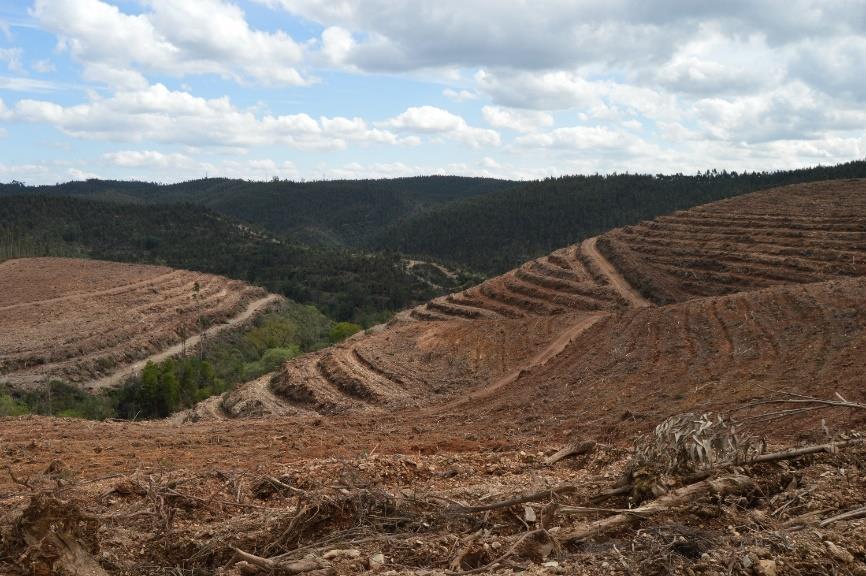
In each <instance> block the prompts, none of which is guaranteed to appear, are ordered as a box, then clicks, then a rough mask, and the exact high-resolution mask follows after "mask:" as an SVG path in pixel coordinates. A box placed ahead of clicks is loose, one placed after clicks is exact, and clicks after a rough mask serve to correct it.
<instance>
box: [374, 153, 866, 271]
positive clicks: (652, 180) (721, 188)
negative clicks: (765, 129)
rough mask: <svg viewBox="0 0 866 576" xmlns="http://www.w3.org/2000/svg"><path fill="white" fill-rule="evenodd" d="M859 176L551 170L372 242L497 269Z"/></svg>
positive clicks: (847, 169)
mask: <svg viewBox="0 0 866 576" xmlns="http://www.w3.org/2000/svg"><path fill="white" fill-rule="evenodd" d="M864 177H866V161H859V162H851V163H848V164H841V165H838V166H832V167H819V168H809V169H803V170H792V171H784V172H764V173H744V174H737V173H729V172H707V173H705V174H699V175H696V176H684V175H682V174H676V175H672V176H662V175H659V176H645V175H629V174H620V175H612V176H600V175H596V176H568V177H563V178H551V179H547V180H544V181H541V182H531V183H527V184H525V185H523V186H520V187H516V188H512V189H508V190H504V191H500V192H494V193H491V194H487V195H484V196H477V197H474V198H469V199H465V200H462V201H458V202H453V203H451V204H448V205H444V206H440V207H438V208H435V209H433V210H430V211H428V212H426V213H423V214H419V215H417V216H415V217H412V218H410V219H408V220H406V221H404V222H401V223H399V224H397V225H395V226H393V227H391V228H388V229H386V230H384V231H383V232H382V233H381V235H380V237H379V238H378V239H376V240H375V241H374V242H373V243H372V246H373V247H375V248H378V249H388V250H399V251H401V252H403V253H406V254H420V255H428V256H432V257H434V258H439V259H442V260H448V261H452V262H456V263H459V264H461V265H464V266H469V267H470V268H473V269H475V270H479V271H483V272H485V273H488V274H492V273H500V272H504V271H506V270H509V269H511V268H513V267H515V266H517V265H519V264H520V263H522V262H524V261H526V260H529V259H531V258H534V257H537V256H539V255H542V254H546V253H548V252H550V251H552V250H554V249H556V248H560V247H562V246H566V245H568V244H572V243H575V242H579V241H580V240H582V239H584V238H588V237H590V236H594V235H597V234H600V233H602V232H605V231H607V230H610V229H611V228H616V227H619V226H625V225H628V224H636V223H637V222H640V221H641V220H647V219H652V218H654V217H656V216H659V215H661V214H666V213H669V212H673V211H675V210H682V209H686V208H690V207H692V206H697V205H699V204H704V203H706V202H712V201H715V200H720V199H723V198H728V197H731V196H737V195H739V194H745V193H747V192H753V191H755V190H759V189H762V188H768V187H773V186H780V185H785V184H794V183H798V182H808V181H817V180H830V179H847V178H864Z"/></svg>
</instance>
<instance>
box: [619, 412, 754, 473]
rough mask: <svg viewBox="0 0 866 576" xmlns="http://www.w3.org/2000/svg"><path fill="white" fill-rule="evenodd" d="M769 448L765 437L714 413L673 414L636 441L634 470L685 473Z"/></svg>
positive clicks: (743, 459)
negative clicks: (748, 432) (742, 429)
mask: <svg viewBox="0 0 866 576" xmlns="http://www.w3.org/2000/svg"><path fill="white" fill-rule="evenodd" d="M765 449H766V443H765V442H764V441H763V440H760V439H757V438H754V437H752V436H747V435H744V434H742V433H739V432H738V431H737V427H736V424H735V423H734V422H733V421H731V420H724V419H722V417H721V416H718V415H716V417H715V418H714V417H713V415H712V414H701V415H697V414H693V413H690V412H687V413H685V414H678V415H676V416H671V417H670V418H668V419H667V420H665V421H664V422H662V423H661V424H659V425H658V426H656V428H655V430H654V432H653V434H652V435H646V436H643V437H641V438H639V439H638V440H637V442H635V450H634V458H633V459H632V464H631V469H632V470H639V469H641V470H651V471H653V472H655V473H656V474H657V475H662V474H673V475H682V474H689V473H693V472H696V471H698V470H702V469H709V468H713V467H714V466H716V465H717V463H719V462H724V461H741V462H745V461H748V460H749V459H750V458H752V457H754V456H756V455H758V454H762V453H763V452H764V450H765Z"/></svg>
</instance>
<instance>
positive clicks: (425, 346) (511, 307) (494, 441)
mask: <svg viewBox="0 0 866 576" xmlns="http://www.w3.org/2000/svg"><path fill="white" fill-rule="evenodd" d="M596 246H597V248H598V253H599V254H598V256H600V258H599V257H598V256H595V255H594V251H593V250H591V249H590V250H587V246H586V244H584V245H583V247H581V246H571V247H568V248H564V249H562V250H558V251H557V252H555V253H553V254H551V255H550V256H547V257H545V258H541V259H538V260H535V261H532V262H530V263H527V264H526V265H524V266H522V267H521V268H520V269H518V270H515V271H512V272H511V273H509V274H506V275H503V276H501V277H498V278H494V279H491V280H490V281H488V282H486V283H484V284H482V285H481V286H478V287H475V288H472V289H469V290H467V291H465V292H461V293H459V294H454V295H452V296H450V297H446V298H442V299H439V300H437V301H436V302H434V303H430V304H427V305H424V306H421V307H418V308H416V309H414V310H413V311H412V314H409V313H406V314H401V315H399V317H398V318H399V319H398V320H396V321H394V322H392V323H391V324H390V325H388V326H383V327H377V328H376V329H373V330H370V331H369V333H368V334H360V335H357V336H355V337H353V338H351V339H349V340H347V341H346V342H344V343H342V344H340V345H339V346H337V347H334V348H331V349H327V350H323V351H320V352H317V353H315V354H309V355H306V356H304V357H301V358H297V359H294V360H292V361H290V362H289V363H287V364H286V365H284V366H283V367H282V369H281V370H280V371H278V372H277V373H276V374H275V375H274V376H273V378H272V379H268V378H264V379H259V380H257V381H256V382H252V383H248V384H247V385H244V386H241V387H239V388H238V389H237V390H235V391H233V392H231V393H229V394H226V395H225V396H224V397H222V398H215V399H211V400H209V401H207V402H205V403H203V404H201V405H200V406H198V407H196V408H195V409H194V410H192V411H189V412H187V413H184V414H181V415H178V416H177V417H176V418H175V419H174V420H173V421H171V422H167V421H166V422H146V423H145V422H142V423H118V422H103V423H97V422H81V421H75V420H64V419H50V418H29V417H24V418H15V419H5V420H0V449H2V453H0V458H2V462H0V468H2V467H3V466H8V467H9V471H11V474H9V473H7V474H6V475H5V476H2V475H0V499H2V500H0V501H2V502H4V503H5V504H8V506H9V507H8V510H9V511H8V512H6V513H5V516H4V515H3V514H2V513H0V538H2V537H3V534H4V533H7V532H9V530H12V532H14V530H13V528H14V527H15V526H19V527H20V526H21V523H22V522H23V520H22V518H25V517H26V514H25V510H26V509H27V506H28V505H29V506H33V504H32V502H31V495H32V491H33V489H34V487H41V488H40V489H43V490H48V487H47V486H48V485H49V484H50V483H51V482H53V483H54V484H57V486H60V487H61V488H62V486H69V488H68V492H65V493H61V495H60V496H61V497H63V498H66V499H67V500H68V501H69V502H71V503H74V504H75V505H76V506H78V507H79V508H80V509H81V510H83V511H85V512H87V513H88V514H91V515H92V516H93V517H95V518H99V519H100V522H102V526H103V529H102V530H103V531H102V533H101V534H102V535H101V537H100V545H101V550H102V552H100V554H102V555H101V556H99V555H96V556H94V557H96V558H98V559H100V562H101V564H102V565H103V566H104V567H107V568H110V569H111V570H112V572H111V573H123V574H126V573H128V574H140V573H158V572H148V569H147V568H146V567H160V569H164V570H168V569H169V567H180V568H184V569H187V570H198V571H200V572H201V573H213V574H231V575H232V576H234V575H240V574H255V573H265V572H263V571H261V570H258V571H257V570H256V569H255V567H250V566H249V565H248V563H247V564H244V563H240V564H238V563H237V560H239V559H240V558H239V557H235V558H234V560H233V559H232V557H233V555H234V551H233V548H232V546H235V547H237V548H240V549H243V550H245V551H247V552H252V553H254V554H257V555H259V556H265V557H274V556H277V555H279V554H285V555H286V556H284V558H292V559H294V560H300V559H302V558H303V557H304V555H305V554H310V555H311V556H310V558H308V559H307V560H308V561H310V562H313V561H315V562H318V563H320V564H319V565H318V566H319V567H318V568H316V569H318V570H319V572H310V573H311V574H313V573H315V574H317V576H321V575H323V574H356V573H359V572H365V571H367V570H372V571H382V570H388V569H392V570H394V573H397V574H444V573H446V570H447V569H448V566H449V563H450V562H453V561H454V559H455V558H457V559H458V560H459V559H460V558H461V557H462V558H463V560H464V561H463V562H462V563H460V562H458V566H457V568H458V572H459V571H460V570H465V569H471V568H479V567H483V566H484V565H485V564H487V563H489V562H491V561H493V560H495V559H496V558H497V557H498V556H500V555H501V554H502V553H504V552H506V551H509V554H508V555H507V556H506V558H505V559H503V560H502V564H501V566H500V567H499V569H500V570H502V569H504V570H511V569H513V568H515V567H516V568H519V569H526V570H527V572H525V573H527V574H551V573H562V574H577V573H584V574H593V575H594V574H612V573H620V574H669V573H675V574H690V575H694V574H706V575H708V576H709V575H721V574H743V575H745V574H750V575H755V574H765V575H769V574H787V573H790V574H818V573H839V574H866V542H864V540H863V538H862V534H863V530H864V529H866V520H863V519H857V518H856V517H851V518H849V519H846V520H842V521H838V523H837V522H836V521H833V522H831V523H830V524H827V525H825V526H821V525H820V524H819V522H820V521H821V520H826V519H829V518H832V517H833V516H835V515H837V514H838V513H839V512H844V511H846V510H856V509H859V508H860V507H862V506H863V505H864V502H866V460H864V458H866V452H864V449H863V448H862V446H860V447H857V448H854V449H852V450H851V451H844V450H843V451H840V452H839V453H835V454H819V455H817V456H809V457H805V458H800V459H796V460H792V461H790V462H788V461H785V462H782V463H780V464H774V465H764V466H761V467H757V468H756V467H754V466H746V467H743V468H739V469H736V470H734V471H733V472H732V471H730V470H729V471H728V472H729V473H745V474H748V475H750V476H751V477H752V480H751V481H750V482H754V483H755V484H756V485H755V486H753V489H752V490H750V491H748V492H746V493H739V494H734V495H730V496H725V495H723V494H719V493H717V494H714V495H712V496H706V497H698V498H696V499H694V500H692V501H690V503H689V505H688V506H686V507H685V508H682V509H679V510H677V511H676V512H671V513H667V514H662V515H661V516H660V517H657V518H649V517H644V516H641V515H640V514H635V515H631V514H628V515H626V516H627V519H628V522H627V523H626V525H627V526H628V527H623V528H621V529H619V530H615V531H612V532H611V533H610V534H608V535H606V536H604V537H600V538H593V539H589V540H587V541H582V542H579V543H576V544H575V543H570V544H569V543H568V542H566V541H565V540H563V539H562V538H561V536H562V534H566V533H568V531H570V530H575V529H576V527H581V526H586V525H587V523H588V522H590V521H592V520H595V519H597V518H600V517H604V516H607V515H610V514H615V513H616V512H617V510H620V509H623V508H627V507H629V506H635V505H637V504H638V503H639V502H635V501H631V500H628V499H627V498H626V497H624V496H619V497H616V498H614V499H613V500H610V501H607V502H605V503H602V504H600V506H609V508H598V506H599V504H591V503H590V501H589V499H588V498H589V496H590V495H592V494H597V493H598V492H599V491H602V490H604V489H606V488H610V487H611V486H612V485H614V484H616V482H617V481H618V480H620V479H622V478H624V469H625V468H627V467H628V466H630V464H629V458H630V454H631V452H632V451H631V447H632V446H633V445H634V442H635V439H636V438H637V437H639V435H642V434H646V433H650V432H651V431H652V430H653V428H654V427H655V426H656V425H657V424H659V423H660V422H662V421H663V420H664V419H665V418H668V417H669V416H672V415H675V414H680V413H683V412H686V411H691V412H694V413H703V412H714V413H718V414H722V415H726V416H730V415H733V416H735V417H736V418H737V419H738V420H739V421H741V423H742V426H741V427H740V430H741V431H742V432H743V433H747V434H753V435H761V436H764V437H766V438H767V439H768V441H769V442H770V443H771V445H773V446H777V447H780V446H797V445H801V444H803V443H816V442H817V443H822V442H827V441H828V435H829V437H832V438H835V439H855V440H856V439H857V438H858V437H862V435H863V433H864V426H866V410H862V409H842V408H826V407H819V406H811V408H814V409H812V410H810V411H809V412H803V413H798V414H794V415H787V414H776V415H775V416H774V415H773V414H770V413H773V412H779V411H782V410H785V409H789V408H791V407H792V405H772V404H770V405H761V406H758V407H753V408H749V409H742V408H743V406H744V405H746V404H748V403H750V402H753V401H755V400H765V399H772V398H781V397H783V396H785V393H796V394H801V395H811V396H816V397H819V398H824V399H831V398H834V397H835V394H837V393H838V394H840V395H841V396H842V397H844V398H846V399H847V400H848V401H851V402H859V403H866V389H864V387H863V383H862V375H863V374H864V373H866V350H864V347H866V309H864V307H863V305H862V303H863V302H864V299H866V275H864V272H866V264H863V262H862V260H861V259H860V258H861V256H866V183H864V182H862V181H853V182H832V183H819V184H810V185H803V186H794V187H788V188H785V189H779V190H769V191H765V192H759V193H756V194H751V195H748V196H744V197H741V198H737V199H733V200H728V201H724V202H719V203H715V204H711V205H708V206H704V207H699V208H696V209H694V210H690V211H687V212H682V213H678V214H675V215H672V216H669V217H663V218H659V219H657V220H655V221H653V222H649V223H642V224H640V225H638V226H634V227H630V228H628V229H621V230H615V231H612V232H610V233H608V234H605V235H603V236H601V237H599V240H598V241H597V245H596ZM590 248H591V247H590ZM602 259H603V260H602ZM635 291H636V292H638V293H639V294H640V298H636V297H634V293H635ZM641 298H642V299H643V300H641ZM647 301H649V302H651V303H654V304H655V305H652V306H645V303H646V302H647ZM473 311H477V313H476V312H473ZM786 397H787V398H791V397H790V396H786ZM793 406H794V407H796V405H793ZM819 408H820V409H819ZM776 416H778V417H776ZM574 439H592V440H594V441H596V442H597V443H599V444H598V446H597V448H596V449H595V451H594V452H592V453H591V454H589V455H588V456H580V457H577V458H576V459H572V460H568V461H564V462H562V463H559V464H557V465H555V466H552V467H547V466H545V465H544V463H543V460H544V457H545V456H547V455H549V454H551V453H553V452H554V451H555V450H556V449H558V448H560V447H562V446H563V445H565V444H566V443H568V442H570V441H572V440H574ZM855 446H858V445H855ZM53 462H54V463H59V464H52V463H53ZM57 470H61V471H62V474H60V476H58V474H59V473H58V472H57ZM737 471H739V472H737ZM13 475H14V478H13ZM106 477H108V478H106ZM58 478H59V479H58ZM268 478H270V480H269V479H268ZM628 478H634V476H628ZM273 479H277V481H278V483H277V484H275V483H274V482H273V481H272V480H273ZM16 480H17V482H16ZM668 480H670V479H667V480H665V482H667V481H668ZM85 481H93V482H92V483H91V484H88V483H85ZM670 481H671V482H672V483H671V484H670V486H668V488H673V487H675V486H676V485H677V484H676V482H679V480H670ZM563 482H566V483H569V484H571V485H573V486H575V488H574V491H573V492H569V493H568V494H567V495H559V496H554V494H553V493H548V492H545V494H546V496H544V497H542V498H541V500H539V501H538V502H533V503H530V504H529V506H530V509H529V510H527V509H526V508H525V507H524V505H523V504H520V505H514V506H505V507H503V508H502V509H497V510H494V511H492V512H490V513H488V514H485V515H479V516H472V517H471V519H470V518H469V517H468V516H466V514H465V513H463V512H459V509H460V506H462V505H465V504H467V503H479V502H491V501H496V500H499V499H505V498H507V497H509V496H513V495H515V494H519V493H522V492H524V491H532V490H550V489H551V488H552V487H553V486H556V485H558V484H561V483H563ZM635 482H636V481H635ZM64 483H66V484H64ZM25 484H28V485H29V486H25ZM52 486H53V485H52ZM51 490H52V491H53V492H52V493H55V492H56V491H57V488H56V487H54V488H51ZM661 492H664V490H661ZM661 492H660V493H661ZM4 494H5V495H6V497H5V498H4V496H3V495H4ZM394 498H396V500H394ZM461 503H462V504H461ZM557 504H559V505H565V506H566V507H567V508H568V507H570V511H569V512H568V513H565V515H564V516H563V515H561V514H560V515H557V514H558V512H557V511H556V510H557V508H556V505H557ZM588 506H589V507H588ZM458 512H459V513H458ZM546 514H553V515H554V516H553V518H554V520H552V521H551V522H552V523H546V521H544V520H541V522H542V523H543V524H544V527H545V528H548V532H547V534H548V536H549V537H550V538H552V540H554V541H556V542H558V543H559V544H562V547H561V548H556V547H555V546H554V547H553V548H551V549H550V550H547V549H546V548H544V546H543V543H539V542H536V545H535V547H534V548H532V550H530V551H529V552H527V551H526V550H524V548H525V545H526V542H525V539H524V540H521V539H520V538H521V534H524V535H527V536H526V537H527V538H528V537H529V536H530V535H531V536H532V537H533V538H542V539H543V534H542V533H541V532H543V531H541V532H539V531H537V530H535V531H533V530H532V528H534V527H537V526H538V524H536V522H538V521H539V520H538V518H547V517H548V516H545V515H546ZM803 525H805V526H808V527H809V528H808V529H805V530H800V527H801V526H803ZM4 526H5V527H6V528H5V529H6V531H7V532H4V531H3V530H4ZM10 527H13V528H10ZM636 529H639V530H637V531H635V530H636ZM163 534H165V536H163ZM473 535H474V536H473ZM858 535H859V536H858ZM80 539H81V540H82V541H88V542H89V541H90V540H88V539H87V538H85V537H84V535H81V537H80ZM0 541H2V540H0ZM5 542H18V540H14V538H13V539H9V538H7V539H6V540H5ZM335 548H336V549H352V550H357V553H356V552H352V553H351V554H349V553H348V552H347V553H346V554H349V555H348V556H345V557H344V556H341V555H340V554H342V553H329V552H328V551H329V550H331V549H335ZM542 549H545V550H547V552H545V553H544V554H541V553H540V552H539V550H542ZM15 550H16V553H17V554H20V551H18V549H17V548H16V549H15ZM462 550H465V551H466V554H465V555H463V556H461V554H462V552H461V551H462ZM28 553H30V552H28ZM378 553H381V554H383V556H384V559H385V561H386V563H387V564H386V566H385V567H381V566H378V564H377V562H374V560H373V557H374V556H375V555H376V554H378ZM94 554H96V553H95V552H94ZM355 554H357V555H355ZM8 558H10V556H8V555H7V556H5V557H4V556H3V551H2V550H0V567H3V566H4V565H3V564H2V562H3V561H6V562H7V565H9V566H11V564H10V563H9V560H8ZM550 560H554V562H555V564H547V565H542V564H541V563H542V562H544V561H550ZM481 571H484V570H483V569H482V570H481ZM18 573H21V574H24V573H29V572H26V571H19V572H18Z"/></svg>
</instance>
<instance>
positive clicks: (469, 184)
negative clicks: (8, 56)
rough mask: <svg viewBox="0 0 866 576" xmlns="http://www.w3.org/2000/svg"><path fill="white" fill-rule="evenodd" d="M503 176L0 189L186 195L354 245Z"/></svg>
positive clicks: (100, 196)
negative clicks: (495, 177) (494, 177)
mask: <svg viewBox="0 0 866 576" xmlns="http://www.w3.org/2000/svg"><path fill="white" fill-rule="evenodd" d="M516 184H517V183H515V182H511V181H508V180H495V179H490V178H463V177H456V176H424V177H415V178H396V179H390V180H333V181H316V182H291V181H277V180H275V181H272V182H249V181H246V180H229V179H224V178H205V179H201V180H192V181H189V182H181V183H179V184H170V185H160V184H152V183H145V182H121V181H113V180H87V181H84V182H68V183H65V184H58V185H55V186H35V187H30V186H21V185H17V184H5V185H0V196H2V195H21V194H33V195H40V196H71V197H77V198H86V199H90V200H108V201H113V202H123V203H133V204H166V203H172V204H174V203H192V204H198V205H202V206H206V207H208V208H210V209H212V210H214V211H216V212H218V213H220V214H223V215H226V216H229V217H231V218H234V219H237V220H242V221H245V222H253V223H256V224H258V225H260V226H263V227H264V228H266V229H268V230H270V231H271V232H273V233H275V234H279V235H280V236H289V237H293V238H295V239H297V240H298V241H300V242H303V243H306V244H313V245H349V246H360V245H364V244H368V243H369V239H370V238H372V237H373V236H375V235H377V234H378V233H379V232H380V231H381V230H382V229H383V228H385V227H388V226H391V225H395V224H397V223H398V222H401V221H403V220H405V219H406V218H409V217H411V216H413V215H415V214H418V213H421V212H423V211H426V210H429V209H431V208H434V207H436V206H440V205H443V204H446V203H449V202H452V201H455V200H461V199H466V198H470V197H473V196H477V195H483V194H488V193H491V192H496V191H499V190H504V189H508V188H511V187H513V186H515V185H516Z"/></svg>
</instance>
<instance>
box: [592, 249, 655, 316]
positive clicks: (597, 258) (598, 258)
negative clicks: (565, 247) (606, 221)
mask: <svg viewBox="0 0 866 576" xmlns="http://www.w3.org/2000/svg"><path fill="white" fill-rule="evenodd" d="M597 241H598V237H593V238H587V239H586V240H584V241H583V244H581V246H580V249H581V251H583V253H584V254H586V255H587V256H589V257H590V258H592V260H593V261H594V262H595V263H596V265H598V267H599V269H600V270H601V272H602V274H604V275H605V276H606V277H607V279H608V281H609V282H610V285H611V286H613V287H614V288H615V289H616V291H617V292H619V293H620V295H621V296H622V297H623V298H625V299H626V301H627V302H628V303H629V304H631V305H632V306H634V307H635V308H649V307H650V306H653V303H652V302H650V301H649V300H647V299H646V298H644V297H643V296H641V294H640V292H638V291H637V290H635V289H634V288H633V287H632V285H631V284H629V283H628V281H627V280H626V279H625V278H623V276H622V274H620V273H619V271H617V269H616V268H614V267H613V265H612V264H611V263H610V262H608V261H607V258H605V257H604V256H602V254H601V252H599V251H598V247H597V246H596V242H597Z"/></svg>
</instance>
